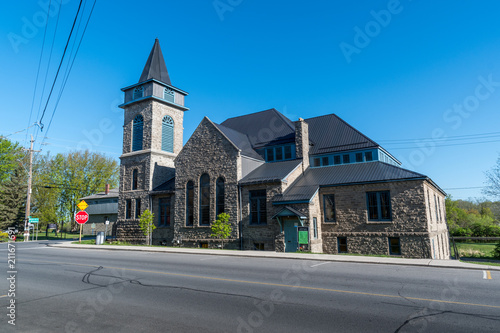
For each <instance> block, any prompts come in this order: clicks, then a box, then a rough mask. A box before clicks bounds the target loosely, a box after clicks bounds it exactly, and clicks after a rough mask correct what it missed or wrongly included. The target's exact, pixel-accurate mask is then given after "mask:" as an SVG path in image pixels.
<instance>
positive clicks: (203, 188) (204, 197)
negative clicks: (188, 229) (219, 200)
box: [200, 173, 210, 225]
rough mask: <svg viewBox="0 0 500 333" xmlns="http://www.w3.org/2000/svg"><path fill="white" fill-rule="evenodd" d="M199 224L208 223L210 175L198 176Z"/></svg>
mask: <svg viewBox="0 0 500 333" xmlns="http://www.w3.org/2000/svg"><path fill="white" fill-rule="evenodd" d="M200 225H210V177H209V176H208V175H207V174H206V173H204V174H203V175H201V177H200Z"/></svg>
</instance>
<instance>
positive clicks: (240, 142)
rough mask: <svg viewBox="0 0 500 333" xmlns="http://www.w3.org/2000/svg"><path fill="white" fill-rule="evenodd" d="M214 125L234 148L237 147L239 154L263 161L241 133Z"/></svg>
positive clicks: (246, 137)
mask: <svg viewBox="0 0 500 333" xmlns="http://www.w3.org/2000/svg"><path fill="white" fill-rule="evenodd" d="M214 125H215V126H216V127H217V128H218V129H219V130H220V131H221V132H222V133H224V135H225V136H226V137H227V138H228V139H229V141H231V142H232V143H233V144H234V145H235V146H236V147H238V148H239V149H240V150H241V154H242V155H245V156H248V157H252V158H255V159H258V160H261V161H263V160H264V159H263V158H262V156H260V155H259V154H257V152H256V151H255V150H253V149H252V145H251V143H250V140H249V139H248V136H246V135H245V134H243V133H240V132H237V131H235V130H233V129H231V128H228V127H226V126H223V125H219V124H215V123H214Z"/></svg>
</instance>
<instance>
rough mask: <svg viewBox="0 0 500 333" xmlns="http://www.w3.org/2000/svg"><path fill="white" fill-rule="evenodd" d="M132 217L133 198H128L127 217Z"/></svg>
mask: <svg viewBox="0 0 500 333" xmlns="http://www.w3.org/2000/svg"><path fill="white" fill-rule="evenodd" d="M131 217H132V200H130V199H127V200H126V201H125V218H126V219H129V218H131Z"/></svg>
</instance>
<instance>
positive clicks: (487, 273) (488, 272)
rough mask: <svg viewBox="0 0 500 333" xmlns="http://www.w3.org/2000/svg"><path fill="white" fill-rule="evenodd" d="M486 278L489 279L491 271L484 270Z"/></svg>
mask: <svg viewBox="0 0 500 333" xmlns="http://www.w3.org/2000/svg"><path fill="white" fill-rule="evenodd" d="M486 279H487V280H491V273H490V271H486Z"/></svg>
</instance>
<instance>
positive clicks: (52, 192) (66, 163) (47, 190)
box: [33, 151, 119, 226]
mask: <svg viewBox="0 0 500 333" xmlns="http://www.w3.org/2000/svg"><path fill="white" fill-rule="evenodd" d="M38 162H39V165H38V168H39V172H38V173H37V175H36V178H35V179H34V184H35V185H34V188H35V189H36V191H35V193H34V195H33V200H34V207H36V209H35V212H36V213H37V214H38V215H37V216H40V217H41V218H42V217H43V218H44V222H45V223H47V222H57V221H61V220H63V221H70V222H71V223H72V225H73V226H75V222H74V220H73V216H74V215H75V213H76V212H77V211H78V208H77V207H76V205H77V204H78V202H79V199H80V198H82V197H85V196H88V195H91V194H95V193H97V192H101V191H104V188H105V186H106V184H110V186H111V187H112V188H113V187H116V186H118V182H119V169H118V163H117V161H116V160H114V159H112V158H109V157H106V156H105V155H103V154H100V153H91V152H89V151H84V152H79V151H77V152H71V153H67V154H57V155H56V156H55V157H52V158H51V157H49V156H46V157H44V158H41V159H40V160H39V161H38ZM45 219H46V220H45Z"/></svg>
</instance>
